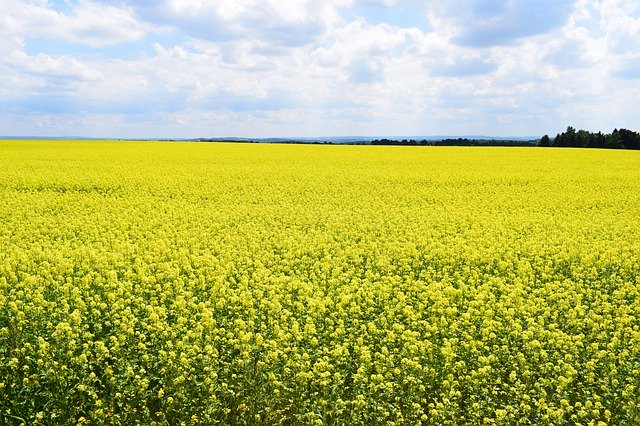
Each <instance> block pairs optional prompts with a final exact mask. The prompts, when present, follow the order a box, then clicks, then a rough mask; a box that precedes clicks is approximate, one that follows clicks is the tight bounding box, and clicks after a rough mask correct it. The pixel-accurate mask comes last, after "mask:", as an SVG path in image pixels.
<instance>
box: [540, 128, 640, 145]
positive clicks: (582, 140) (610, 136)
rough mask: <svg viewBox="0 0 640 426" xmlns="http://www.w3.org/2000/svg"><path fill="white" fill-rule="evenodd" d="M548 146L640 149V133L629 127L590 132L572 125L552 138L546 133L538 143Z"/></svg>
mask: <svg viewBox="0 0 640 426" xmlns="http://www.w3.org/2000/svg"><path fill="white" fill-rule="evenodd" d="M538 145H539V146H547V147H573V148H610V149H640V134H638V133H636V132H634V131H632V130H627V129H620V130H618V129H614V130H613V132H611V133H607V134H603V133H602V132H597V133H594V132H589V131H587V130H577V131H576V129H575V128H573V127H571V126H569V127H567V130H566V131H564V132H562V133H558V134H557V135H556V137H555V138H553V139H551V138H550V137H549V136H548V135H544V136H543V137H542V138H541V139H540V142H539V144H538Z"/></svg>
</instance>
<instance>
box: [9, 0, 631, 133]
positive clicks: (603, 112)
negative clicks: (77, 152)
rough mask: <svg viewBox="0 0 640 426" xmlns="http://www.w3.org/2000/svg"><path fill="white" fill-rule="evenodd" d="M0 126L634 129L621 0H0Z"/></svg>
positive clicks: (626, 6)
mask: <svg viewBox="0 0 640 426" xmlns="http://www.w3.org/2000/svg"><path fill="white" fill-rule="evenodd" d="M0 10H2V17H0V75H2V77H1V78H0V135H15V136H27V135H30V136H90V137H118V138H136V137H137V138H154V137H185V138H190V137H224V136H243V137H278V136H282V137H285V136H336V135H365V136H386V135H434V134H438V135H464V134H486V135H494V136H528V135H542V134H544V133H549V134H551V135H553V134H555V133H557V132H559V131H562V130H563V129H565V128H566V126H567V125H572V126H575V127H579V128H584V129H588V130H594V131H595V130H603V131H611V130H613V128H614V127H618V128H620V127H626V128H630V129H635V130H640V114H638V106H637V103H638V99H640V2H638V1H637V0H598V1H595V0H593V1H591V0H571V1H569V0H536V1H531V0H459V1H456V2H452V1H450V0H424V1H417V0H322V1H320V0H216V1H213V0H135V1H134V0H105V1H93V0H49V1H47V0H0Z"/></svg>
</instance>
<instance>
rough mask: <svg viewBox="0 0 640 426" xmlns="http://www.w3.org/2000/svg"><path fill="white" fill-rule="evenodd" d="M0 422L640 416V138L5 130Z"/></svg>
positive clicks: (625, 419)
mask: <svg viewBox="0 0 640 426" xmlns="http://www.w3.org/2000/svg"><path fill="white" fill-rule="evenodd" d="M0 201H1V203H0V423H1V424H22V423H26V424H29V425H31V424H82V423H86V424H158V425H160V424H171V425H174V424H207V425H208V424H334V425H336V424H361V425H373V424H424V425H446V424H450V425H479V424H508V425H510V424H522V425H527V424H535V425H537V424H582V425H603V424H638V423H640V409H639V406H640V322H639V319H638V318H639V316H640V295H639V291H640V155H638V152H629V151H607V150H578V149H544V148H453V147H451V148H436V147H424V148H417V147H371V146H301V145H277V144H273V145H266V144H260V145H255V144H212V143H186V142H179V143H170V142H115V141H114V142H104V141H1V142H0Z"/></svg>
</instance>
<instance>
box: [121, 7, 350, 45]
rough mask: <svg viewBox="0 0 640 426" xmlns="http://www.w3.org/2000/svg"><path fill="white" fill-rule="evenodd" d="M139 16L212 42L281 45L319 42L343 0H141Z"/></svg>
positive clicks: (138, 9)
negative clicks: (316, 40)
mask: <svg viewBox="0 0 640 426" xmlns="http://www.w3.org/2000/svg"><path fill="white" fill-rule="evenodd" d="M129 4H130V7H132V8H134V10H136V12H137V13H138V14H139V16H141V17H143V18H144V19H146V20H148V21H150V22H154V23H158V24H162V25H168V26H171V27H173V28H175V29H177V30H179V31H182V32H184V33H186V34H189V35H190V36H192V37H196V38H202V39H206V40H210V41H224V40H238V39H259V40H265V41H268V42H269V43H273V44H275V45H279V46H298V45H304V44H308V43H311V42H313V41H314V40H315V39H316V38H317V37H318V36H319V35H321V34H323V33H324V32H325V31H327V30H328V28H329V27H330V26H331V25H332V23H333V22H335V21H336V20H338V19H339V16H338V14H337V11H336V5H339V4H340V1H339V0H335V1H324V0H221V1H216V2H211V1H206V0H139V1H135V2H134V1H130V3H129Z"/></svg>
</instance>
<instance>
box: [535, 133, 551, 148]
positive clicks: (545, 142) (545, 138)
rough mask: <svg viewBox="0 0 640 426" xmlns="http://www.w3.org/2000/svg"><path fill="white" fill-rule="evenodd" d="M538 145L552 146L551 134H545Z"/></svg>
mask: <svg viewBox="0 0 640 426" xmlns="http://www.w3.org/2000/svg"><path fill="white" fill-rule="evenodd" d="M538 146H551V139H549V135H544V136H543V137H542V138H541V139H540V143H539V144H538Z"/></svg>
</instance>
